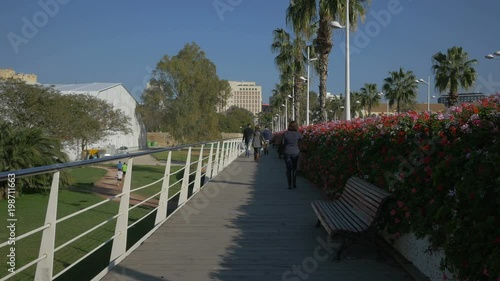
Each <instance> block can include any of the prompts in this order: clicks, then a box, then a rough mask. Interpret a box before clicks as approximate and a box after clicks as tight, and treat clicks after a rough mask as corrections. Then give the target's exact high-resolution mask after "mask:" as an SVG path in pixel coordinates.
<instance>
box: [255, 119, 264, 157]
mask: <svg viewBox="0 0 500 281" xmlns="http://www.w3.org/2000/svg"><path fill="white" fill-rule="evenodd" d="M264 142H265V140H264V137H263V136H262V132H261V131H260V127H259V126H258V125H257V126H255V131H254V132H253V141H252V147H253V153H254V154H253V160H255V161H257V162H259V160H260V150H261V149H262V146H263V145H264Z"/></svg>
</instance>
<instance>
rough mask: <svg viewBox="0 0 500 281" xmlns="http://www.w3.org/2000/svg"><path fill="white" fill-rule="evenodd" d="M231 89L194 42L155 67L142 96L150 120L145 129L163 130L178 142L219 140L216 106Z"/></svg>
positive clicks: (165, 58) (224, 99) (166, 56)
mask: <svg viewBox="0 0 500 281" xmlns="http://www.w3.org/2000/svg"><path fill="white" fill-rule="evenodd" d="M230 93H231V88H230V86H229V83H228V82H227V81H226V80H221V79H219V77H218V76H217V73H216V67H215V65H214V64H213V63H212V62H211V61H210V60H209V59H208V58H207V57H206V55H205V52H203V51H202V50H201V48H200V47H199V46H198V45H196V44H195V43H190V44H186V45H185V46H184V48H183V49H182V50H180V51H179V53H178V54H177V55H175V56H173V57H170V56H168V55H165V56H164V57H163V58H162V59H161V60H160V61H159V62H158V64H157V66H156V69H155V70H154V71H153V77H152V78H151V80H150V88H149V89H148V90H146V91H145V92H144V94H143V95H142V100H143V101H144V105H143V106H144V108H146V109H147V110H146V111H147V113H146V112H143V113H145V114H152V115H151V117H147V116H145V117H144V119H145V120H146V121H148V120H149V121H151V120H154V119H155V118H156V119H157V121H158V120H161V123H160V122H156V123H152V122H149V121H148V122H149V124H148V125H147V128H148V129H152V128H153V127H154V128H160V129H161V128H165V129H166V130H167V131H168V132H170V133H171V134H172V136H173V137H174V138H175V139H177V140H179V141H180V142H182V143H187V142H195V141H203V140H209V139H215V138H219V137H220V129H219V122H218V115H217V107H218V106H221V105H224V104H225V102H226V100H227V97H228V95H229V94H230Z"/></svg>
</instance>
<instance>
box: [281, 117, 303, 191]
mask: <svg viewBox="0 0 500 281" xmlns="http://www.w3.org/2000/svg"><path fill="white" fill-rule="evenodd" d="M298 127H299V126H298V125H297V122H295V121H291V122H290V123H289V124H288V130H287V131H285V132H284V133H283V139H282V143H283V146H284V150H283V154H284V158H285V164H286V178H287V182H288V189H292V187H293V188H297V162H298V160H299V153H300V150H299V141H300V140H301V139H302V135H301V134H300V133H299V132H297V131H298Z"/></svg>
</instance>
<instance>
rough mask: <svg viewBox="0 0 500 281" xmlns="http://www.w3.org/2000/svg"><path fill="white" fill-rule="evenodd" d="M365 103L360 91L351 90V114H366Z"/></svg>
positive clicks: (358, 115)
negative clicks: (364, 110)
mask: <svg viewBox="0 0 500 281" xmlns="http://www.w3.org/2000/svg"><path fill="white" fill-rule="evenodd" d="M363 103H364V101H363V96H362V95H361V94H360V93H359V92H354V91H351V116H357V117H361V116H364V113H363V110H362V109H363Z"/></svg>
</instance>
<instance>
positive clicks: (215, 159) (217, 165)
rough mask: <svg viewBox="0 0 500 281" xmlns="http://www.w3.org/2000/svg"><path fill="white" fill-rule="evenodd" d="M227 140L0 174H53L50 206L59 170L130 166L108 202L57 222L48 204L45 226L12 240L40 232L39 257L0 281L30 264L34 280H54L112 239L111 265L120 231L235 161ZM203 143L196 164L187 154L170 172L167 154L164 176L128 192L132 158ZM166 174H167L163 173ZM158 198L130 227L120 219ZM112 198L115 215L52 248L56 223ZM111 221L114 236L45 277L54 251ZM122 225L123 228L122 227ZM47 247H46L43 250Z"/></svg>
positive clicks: (0, 176) (119, 253)
mask: <svg viewBox="0 0 500 281" xmlns="http://www.w3.org/2000/svg"><path fill="white" fill-rule="evenodd" d="M231 141H233V142H234V139H228V140H218V141H210V142H200V143H196V144H189V145H182V146H177V147H170V148H164V149H156V150H154V151H144V152H137V153H130V154H126V155H117V156H111V157H105V158H100V159H92V160H84V161H78V162H72V163H64V164H56V165H50V166H44V167H35V168H29V169H23V170H18V171H11V172H3V173H0V181H2V180H5V179H7V178H8V176H9V175H11V174H15V176H16V178H21V177H27V176H33V175H39V174H47V173H52V174H53V181H52V187H51V189H50V195H49V204H50V202H51V200H54V199H55V200H57V197H58V189H59V171H60V170H63V169H69V168H76V167H82V166H89V165H92V164H97V163H103V162H111V161H114V160H118V159H124V158H127V159H130V160H129V164H130V165H131V166H130V167H131V173H128V174H127V177H126V178H125V182H124V185H123V189H122V192H121V193H120V194H117V195H114V196H111V197H109V198H108V199H105V200H103V201H101V202H98V203H95V204H93V205H91V206H89V207H86V208H84V209H82V210H79V211H77V212H75V213H72V214H69V215H67V216H65V217H63V218H60V219H57V218H56V212H57V209H55V208H50V206H55V205H57V204H54V205H49V208H48V210H47V215H46V220H45V222H46V223H45V224H44V225H43V226H41V227H38V228H36V229H34V230H31V231H29V232H27V233H24V234H22V235H20V236H18V237H16V238H15V240H16V241H18V240H21V239H23V238H25V237H29V236H31V235H33V234H35V233H38V232H41V231H43V235H42V240H41V242H40V254H41V255H40V257H39V258H37V259H35V260H33V261H31V262H29V263H28V264H26V265H25V266H23V267H21V268H19V269H17V270H16V272H15V273H12V274H9V275H7V276H4V277H2V278H1V279H0V281H1V280H7V279H8V278H10V277H12V276H14V275H16V274H17V273H19V272H21V271H23V270H24V269H26V268H28V267H29V266H32V265H33V264H37V271H36V275H35V278H39V279H40V278H41V279H54V278H57V277H58V276H60V275H61V274H63V273H64V272H66V271H68V270H69V269H70V268H72V267H73V266H74V265H76V264H78V263H79V262H80V261H82V260H83V259H85V258H86V257H88V256H90V255H91V254H92V253H94V252H95V251H97V250H98V249H99V248H101V247H102V246H104V245H106V244H107V243H109V242H111V241H113V240H114V239H115V238H116V239H118V240H119V241H116V240H115V241H113V249H112V253H111V254H112V257H111V260H110V265H114V259H116V258H117V257H119V256H122V255H126V254H127V253H126V251H125V248H124V247H125V246H124V245H125V244H123V243H125V242H124V240H123V237H124V236H123V235H121V234H123V232H124V231H125V232H127V230H128V229H129V228H131V227H133V226H134V225H136V224H137V223H139V222H140V221H142V220H144V219H145V218H146V217H148V216H150V215H151V214H152V213H153V212H155V211H159V210H162V209H160V206H161V207H162V208H166V204H167V202H168V201H169V200H170V199H172V198H173V197H175V196H177V195H179V194H180V197H179V203H178V205H179V206H182V205H184V204H185V202H186V200H188V199H189V198H190V197H189V196H188V192H187V188H188V186H189V185H191V184H194V186H195V190H193V194H195V193H196V192H198V191H199V189H200V188H201V187H203V186H204V183H205V182H206V181H203V182H201V177H202V176H205V177H206V175H207V172H210V176H211V177H213V176H214V175H216V174H217V173H219V172H220V171H221V170H222V169H223V168H224V167H226V166H227V165H228V164H229V163H230V162H232V161H233V160H234V159H235V158H236V156H237V154H238V152H237V149H235V148H234V146H232V145H231ZM216 143H217V150H216V151H215V152H214V151H213V148H214V144H216ZM205 144H211V147H210V154H209V156H206V157H203V153H200V156H199V157H198V159H197V160H196V161H192V162H191V161H190V160H191V158H193V157H192V155H191V153H188V158H187V159H186V163H185V166H184V168H181V169H179V170H177V171H175V172H170V165H171V162H170V159H171V158H170V155H171V154H169V157H168V160H167V166H166V169H168V170H165V176H163V177H162V178H160V179H159V180H157V181H155V182H153V183H149V184H146V185H144V186H141V187H138V188H135V189H133V190H131V188H130V184H131V177H132V173H133V162H132V160H131V159H133V158H134V157H138V156H143V155H150V154H154V153H158V152H164V151H174V150H179V149H182V148H189V151H191V150H192V149H193V147H194V146H201V147H200V150H202V149H203V146H202V145H205ZM220 144H222V145H221V149H220V151H219V145H220ZM202 151H203V150H202ZM207 159H208V160H207ZM210 159H212V161H210ZM205 160H207V163H206V164H205V165H203V162H204V161H205ZM194 164H198V165H196V166H197V168H193V171H192V172H190V173H188V175H184V176H183V177H182V179H180V180H178V181H176V182H175V183H173V184H170V183H169V182H165V181H166V180H167V179H170V176H172V175H175V174H177V173H179V172H180V171H182V170H184V171H186V169H187V170H190V167H194ZM209 164H210V166H211V167H210V170H211V171H205V172H202V169H204V168H205V169H206V168H208V166H209ZM167 171H168V174H167ZM193 174H194V175H195V178H194V180H192V181H189V180H188V179H189V178H191V177H190V176H191V175H193ZM161 181H163V182H164V185H163V188H162V189H161V190H160V191H159V192H157V193H155V194H154V195H152V196H150V197H149V198H147V199H145V200H143V201H141V202H140V203H137V204H134V206H132V207H129V206H128V203H129V200H130V194H131V193H132V192H134V191H138V190H141V189H144V188H147V187H150V186H152V185H155V184H157V183H159V182H161ZM168 181H169V180H168ZM181 181H182V185H181V188H180V190H179V191H178V192H176V193H175V194H174V195H173V196H169V194H168V190H169V189H170V187H172V186H175V185H177V184H178V183H179V182H181ZM165 184H166V185H165ZM165 188H166V189H165ZM164 192H166V193H167V194H166V198H165V197H163V196H164V195H163V194H164ZM125 195H127V197H124V196H125ZM159 195H160V197H159V198H160V199H159V202H158V206H156V207H155V208H153V209H152V210H151V211H149V212H148V213H147V214H146V215H144V216H142V217H141V218H139V219H138V220H137V221H135V222H134V223H132V224H130V225H128V220H127V221H124V219H125V220H126V218H128V214H129V212H130V211H131V210H133V209H134V208H136V207H138V206H140V205H142V204H144V203H145V202H147V201H149V200H151V199H152V198H154V197H157V196H159ZM54 196H55V197H54ZM191 196H192V195H191ZM188 197H189V198H188ZM116 198H121V200H120V209H119V210H118V213H117V214H116V215H114V216H111V217H109V218H108V219H106V220H105V221H102V222H101V223H99V224H98V225H95V226H94V227H92V228H90V229H88V230H86V231H84V232H83V233H81V234H79V235H77V236H76V237H73V238H72V239H70V240H68V241H66V242H64V243H63V244H61V245H59V246H58V247H55V245H54V242H55V234H56V232H55V229H56V225H57V224H58V223H61V222H63V221H66V220H68V219H70V218H73V217H75V216H77V215H79V214H82V213H84V212H87V211H89V210H91V209H94V208H97V207H98V206H101V205H103V204H105V203H108V202H110V201H112V200H114V199H116ZM124 198H125V199H126V200H125V201H123V199H124ZM162 198H164V199H162ZM162 200H164V201H162ZM52 202H55V201H52ZM125 202H126V205H124V204H123V203H125ZM164 210H166V209H164ZM162 212H163V210H162ZM162 212H160V213H157V218H156V222H155V226H159V224H160V223H163V222H164V221H165V220H166V219H167V218H168V217H166V214H163V219H162V218H161V217H162V216H161V215H160V216H159V214H161V213H162ZM124 215H125V217H124ZM159 218H160V220H158V219H159ZM115 219H117V223H116V226H115V228H116V229H115V234H114V235H113V236H112V237H111V238H110V239H108V240H107V241H105V242H104V243H102V244H100V245H99V246H97V247H96V248H94V249H93V250H92V251H90V252H89V253H87V254H86V255H84V256H83V257H81V258H80V259H78V260H77V261H76V262H74V263H72V264H71V265H69V266H67V267H65V268H64V269H63V270H62V271H60V272H58V273H57V274H56V275H55V276H49V275H47V274H48V273H49V272H52V270H51V268H52V267H53V262H54V260H53V259H54V258H53V257H54V253H55V252H57V251H59V250H61V249H63V248H65V247H67V246H68V245H70V244H72V243H73V242H75V241H77V240H78V239H81V238H82V237H84V236H86V235H88V234H89V233H90V232H92V231H95V230H96V229H98V228H100V227H102V226H103V225H105V224H107V223H108V222H110V221H112V220H115ZM124 223H125V226H124V225H123V224H124ZM123 226H124V227H125V228H123ZM154 230H155V228H154V229H153V230H151V231H150V232H149V233H148V234H146V235H145V236H146V237H147V236H149V235H151V233H152V232H153V231H154ZM47 239H48V240H47ZM143 239H145V238H143ZM44 241H45V242H44ZM47 243H48V244H47ZM115 244H116V245H115ZM6 245H8V241H6V242H4V243H2V244H0V248H2V247H5V246H6ZM47 245H48V246H49V247H47ZM42 248H43V249H44V250H43V251H42ZM115 248H116V249H115ZM115 252H116V253H115ZM42 253H43V254H42ZM47 258H48V259H47ZM40 265H41V266H40ZM108 268H109V265H108ZM39 275H40V276H43V277H40V276H39Z"/></svg>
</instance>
